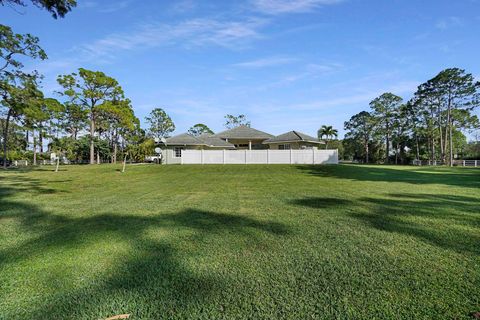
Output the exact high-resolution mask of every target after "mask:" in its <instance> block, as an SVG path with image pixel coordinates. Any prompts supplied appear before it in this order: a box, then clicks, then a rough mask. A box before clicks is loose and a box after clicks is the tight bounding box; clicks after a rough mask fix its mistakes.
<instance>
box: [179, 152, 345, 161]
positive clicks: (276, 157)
mask: <svg viewBox="0 0 480 320" xmlns="http://www.w3.org/2000/svg"><path fill="white" fill-rule="evenodd" d="M181 163H182V164H338V150H318V149H305V150H182V157H181Z"/></svg>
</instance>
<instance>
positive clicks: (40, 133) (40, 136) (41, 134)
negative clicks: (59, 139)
mask: <svg viewBox="0 0 480 320" xmlns="http://www.w3.org/2000/svg"><path fill="white" fill-rule="evenodd" d="M38 144H39V145H40V153H43V131H42V129H39V130H38Z"/></svg>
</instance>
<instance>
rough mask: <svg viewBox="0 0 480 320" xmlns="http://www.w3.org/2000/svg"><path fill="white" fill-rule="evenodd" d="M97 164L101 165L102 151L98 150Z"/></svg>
mask: <svg viewBox="0 0 480 320" xmlns="http://www.w3.org/2000/svg"><path fill="white" fill-rule="evenodd" d="M97 164H100V150H98V149H97Z"/></svg>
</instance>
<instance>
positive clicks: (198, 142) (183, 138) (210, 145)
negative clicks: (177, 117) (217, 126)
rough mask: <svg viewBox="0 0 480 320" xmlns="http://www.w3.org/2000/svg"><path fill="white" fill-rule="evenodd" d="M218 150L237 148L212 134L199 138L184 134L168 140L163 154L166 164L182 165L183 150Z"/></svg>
mask: <svg viewBox="0 0 480 320" xmlns="http://www.w3.org/2000/svg"><path fill="white" fill-rule="evenodd" d="M185 149H193V150H202V149H203V150H216V149H220V150H222V149H235V146H234V145H233V144H231V143H229V142H228V141H225V140H222V139H220V138H218V137H215V136H213V135H210V134H202V135H200V136H198V137H195V136H194V135H191V134H188V133H182V134H179V135H176V136H173V137H170V138H167V139H166V144H165V148H164V152H163V159H164V160H163V161H164V163H168V164H174V163H180V162H181V157H182V150H185Z"/></svg>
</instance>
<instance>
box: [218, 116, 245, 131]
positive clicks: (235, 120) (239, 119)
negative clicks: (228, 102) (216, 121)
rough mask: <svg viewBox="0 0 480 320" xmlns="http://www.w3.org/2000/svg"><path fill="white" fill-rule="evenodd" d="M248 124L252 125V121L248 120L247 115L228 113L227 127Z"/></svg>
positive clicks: (226, 118)
mask: <svg viewBox="0 0 480 320" xmlns="http://www.w3.org/2000/svg"><path fill="white" fill-rule="evenodd" d="M242 125H243V126H247V127H250V121H248V120H247V116H246V115H244V114H239V115H238V116H234V115H231V114H227V115H226V116H225V124H224V126H225V128H227V129H232V128H235V127H238V126H242Z"/></svg>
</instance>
